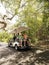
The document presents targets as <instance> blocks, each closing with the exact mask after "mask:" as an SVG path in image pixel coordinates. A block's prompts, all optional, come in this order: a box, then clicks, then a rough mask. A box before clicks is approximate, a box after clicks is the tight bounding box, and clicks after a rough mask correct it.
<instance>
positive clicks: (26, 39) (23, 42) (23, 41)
mask: <svg viewBox="0 0 49 65" xmlns="http://www.w3.org/2000/svg"><path fill="white" fill-rule="evenodd" d="M29 45H30V42H29V38H28V35H27V34H26V33H24V34H23V40H22V46H26V47H28V46H29Z"/></svg>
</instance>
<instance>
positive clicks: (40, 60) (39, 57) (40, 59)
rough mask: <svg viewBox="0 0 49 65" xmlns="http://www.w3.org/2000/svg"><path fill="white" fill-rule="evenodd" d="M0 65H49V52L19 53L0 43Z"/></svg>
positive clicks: (34, 50) (35, 50)
mask: <svg viewBox="0 0 49 65" xmlns="http://www.w3.org/2000/svg"><path fill="white" fill-rule="evenodd" d="M0 65H49V50H46V51H45V50H40V49H37V48H35V47H34V48H32V49H31V50H28V51H18V50H15V49H14V48H10V47H8V46H7V44H5V43H2V42H0Z"/></svg>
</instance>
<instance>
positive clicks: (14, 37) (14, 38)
mask: <svg viewBox="0 0 49 65" xmlns="http://www.w3.org/2000/svg"><path fill="white" fill-rule="evenodd" d="M15 40H16V35H15V33H14V36H13V41H14V42H15Z"/></svg>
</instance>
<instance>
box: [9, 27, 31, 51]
mask: <svg viewBox="0 0 49 65" xmlns="http://www.w3.org/2000/svg"><path fill="white" fill-rule="evenodd" d="M28 29H29V28H27V27H19V28H18V29H14V30H13V31H12V33H13V32H15V33H20V32H22V31H25V30H28ZM29 43H30V42H29V40H28V41H26V44H24V40H19V41H18V39H17V38H16V40H15V41H14V40H13V39H11V40H10V41H9V43H8V46H9V47H14V48H15V49H16V50H22V49H24V50H27V49H30V44H29Z"/></svg>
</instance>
